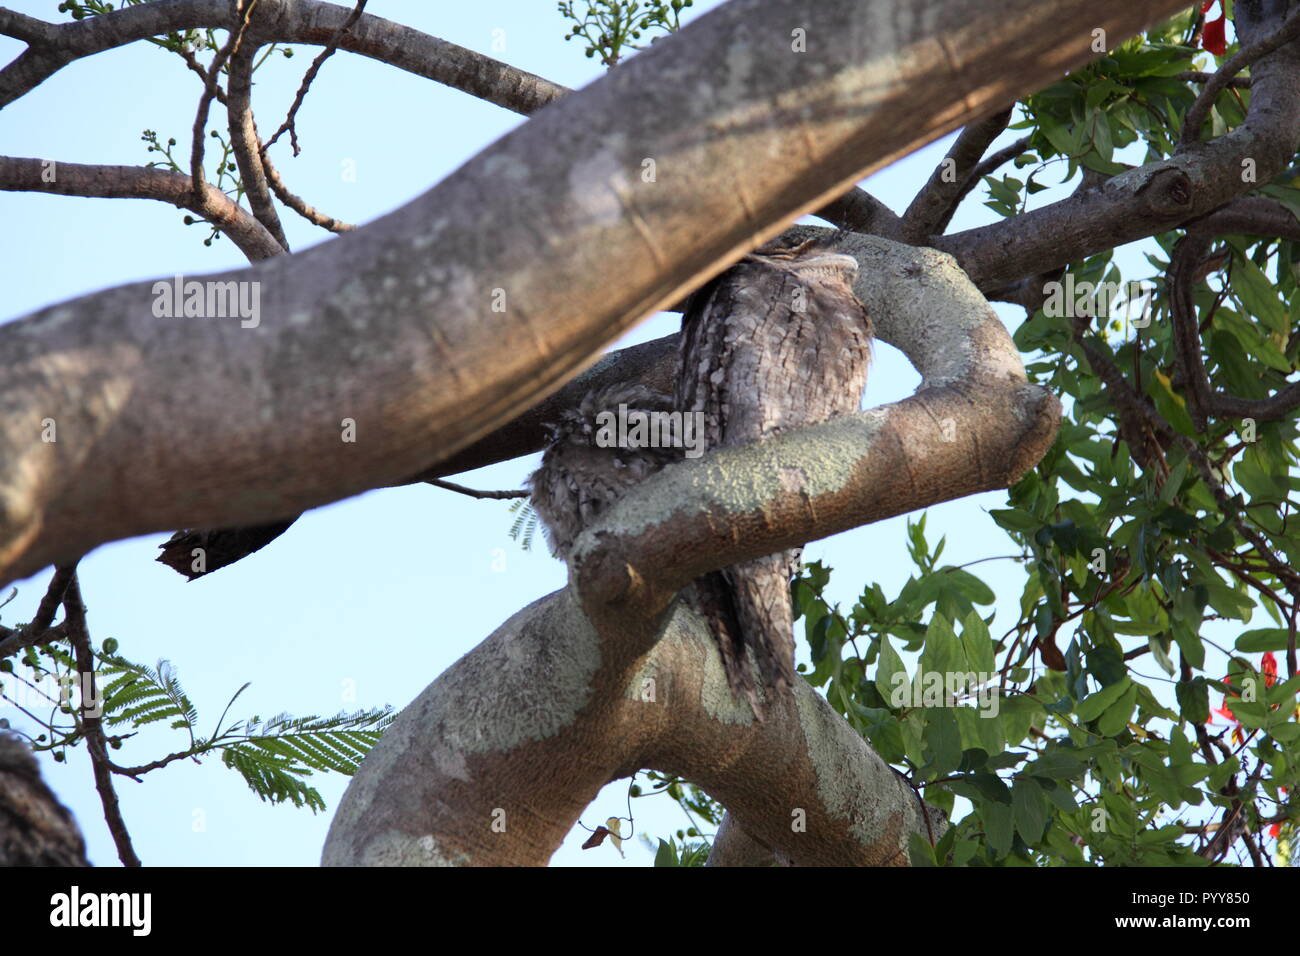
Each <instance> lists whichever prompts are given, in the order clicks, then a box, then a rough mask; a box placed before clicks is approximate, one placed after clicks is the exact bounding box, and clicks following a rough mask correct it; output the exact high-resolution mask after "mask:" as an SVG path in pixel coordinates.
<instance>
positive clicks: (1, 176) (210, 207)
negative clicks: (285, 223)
mask: <svg viewBox="0 0 1300 956" xmlns="http://www.w3.org/2000/svg"><path fill="white" fill-rule="evenodd" d="M0 190H12V191H15V192H41V193H53V194H55V195H60V196H94V197H99V198H103V199H156V200H158V201H159V202H166V203H171V204H172V205H173V206H176V207H178V208H181V209H188V210H189V211H190V212H193V213H196V214H197V215H200V216H202V217H203V218H205V219H207V220H209V221H210V222H212V224H213V225H215V226H217V227H218V228H220V229H221V231H222V232H224V233H225V234H226V235H228V236H229V237H230V239H231V241H232V242H234V244H235V245H236V246H238V247H239V251H240V252H242V253H243V254H244V255H245V256H247V257H248V258H249V260H251V261H253V262H256V261H258V260H259V259H269V258H270V257H272V256H276V255H279V254H280V253H281V252H283V251H284V250H282V249H281V248H280V244H279V243H278V242H276V241H275V237H274V236H272V235H271V234H270V233H269V232H267V231H266V229H265V228H264V227H263V226H262V224H261V223H259V222H258V221H257V220H256V219H254V218H253V217H252V216H250V215H249V214H248V212H247V211H246V210H245V209H244V208H243V207H242V206H240V205H239V204H238V203H236V202H235V201H234V200H232V199H231V198H230V197H229V196H227V195H226V194H225V193H223V192H222V191H221V190H220V189H218V188H217V187H216V186H213V185H212V184H211V183H205V184H204V186H203V190H202V192H201V194H200V195H198V196H197V197H196V196H195V194H194V186H193V180H191V179H190V177H189V176H186V175H185V174H184V173H178V172H172V171H170V170H166V169H157V168H155V167H151V166H98V165H86V164H82V163H64V162H55V161H54V160H44V159H28V158H24V157H17V156H0Z"/></svg>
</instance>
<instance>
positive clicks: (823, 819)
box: [324, 237, 1060, 866]
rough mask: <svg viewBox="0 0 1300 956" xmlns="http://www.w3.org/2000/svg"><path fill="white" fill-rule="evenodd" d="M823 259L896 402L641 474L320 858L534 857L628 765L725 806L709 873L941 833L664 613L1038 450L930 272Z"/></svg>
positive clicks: (465, 666)
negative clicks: (907, 391)
mask: <svg viewBox="0 0 1300 956" xmlns="http://www.w3.org/2000/svg"><path fill="white" fill-rule="evenodd" d="M841 248H842V250H843V251H849V252H851V253H852V254H854V255H855V256H856V257H857V258H858V259H859V261H860V262H861V263H862V266H863V268H862V269H861V276H862V281H861V282H860V284H859V286H858V288H857V290H856V291H857V292H858V293H859V294H860V295H861V296H862V297H863V299H864V304H865V305H866V306H867V308H868V310H869V312H870V313H871V314H872V315H873V316H875V317H876V322H877V324H878V328H879V331H880V334H881V336H882V337H883V338H884V339H885V340H886V341H889V342H891V343H892V344H894V345H896V346H897V347H899V348H901V349H902V350H903V351H904V352H905V353H906V354H907V355H908V357H909V358H910V359H911V360H912V361H913V362H914V363H915V364H916V366H917V367H918V369H919V370H920V371H921V373H922V386H921V389H920V391H919V392H918V393H917V395H916V396H914V397H913V398H912V399H909V400H907V401H906V402H902V403H898V404H896V405H892V406H888V407H886V408H884V409H877V410H875V411H873V412H870V413H867V414H865V415H850V416H846V417H844V418H841V419H836V420H834V421H832V422H830V423H827V424H824V425H819V426H815V427H812V428H803V429H797V430H794V431H792V432H789V433H786V434H783V435H782V436H781V437H780V438H778V439H776V440H772V441H765V442H761V443H759V444H756V445H752V446H749V447H747V448H731V449H723V450H717V451H714V452H712V453H710V454H708V455H706V456H705V457H704V458H702V459H700V460H699V461H698V462H692V461H683V462H680V463H677V464H674V465H672V466H670V467H668V468H667V469H665V470H664V471H662V472H660V473H658V474H656V475H654V476H653V477H651V478H650V479H649V480H647V481H646V483H645V484H644V485H642V486H640V487H639V488H638V489H637V490H636V492H635V493H634V494H632V495H630V496H629V497H628V498H626V499H624V500H623V501H622V502H620V503H619V504H618V505H617V506H615V508H614V509H613V511H612V512H611V513H610V514H609V516H608V519H607V520H606V521H604V522H602V523H601V524H600V525H598V526H597V527H594V528H591V529H589V530H588V531H586V532H584V534H583V535H582V537H581V538H580V539H579V542H578V545H577V551H576V553H575V556H574V558H573V559H572V563H571V565H570V580H571V584H570V587H569V588H566V589H565V590H564V591H563V592H560V593H559V594H555V595H551V596H550V597H547V598H544V599H542V600H541V601H539V602H538V603H537V604H534V605H532V606H531V607H529V608H526V609H525V610H524V611H522V612H520V613H519V614H517V615H516V616H515V617H514V618H513V619H511V621H509V622H507V623H506V624H505V625H504V626H503V627H502V628H500V629H499V630H498V631H497V632H496V633H495V634H494V635H493V636H492V637H490V638H489V639H488V640H487V641H486V642H485V643H484V644H482V645H480V646H479V647H478V648H476V649H475V650H474V651H472V652H471V653H470V654H469V655H467V656H466V657H465V658H463V659H462V660H461V661H460V662H458V663H457V664H456V665H455V666H453V667H452V669H451V670H449V671H447V672H446V673H445V674H443V675H442V676H441V677H440V678H439V679H438V680H437V681H435V682H434V683H433V684H432V685H431V686H430V687H429V688H428V690H426V691H425V692H424V694H423V695H421V697H420V698H419V699H417V700H416V702H415V703H414V704H413V705H412V706H411V707H409V708H408V709H407V710H406V712H404V713H403V714H402V716H401V718H399V720H398V722H397V723H396V724H395V725H394V726H393V728H392V729H391V730H390V731H389V732H388V734H386V735H385V737H384V739H383V741H381V743H380V744H379V746H377V747H376V748H375V750H374V751H372V752H371V754H370V755H369V756H368V757H367V758H366V760H365V761H363V763H362V765H361V768H360V769H359V771H358V773H357V775H356V777H354V779H353V782H352V784H351V785H350V786H349V788H348V791H347V793H346V794H345V796H344V799H343V801H342V803H341V804H340V807H339V811H338V814H337V816H336V817H335V820H334V824H333V826H332V827H331V830H330V836H329V839H328V840H327V843H326V847H325V852H324V862H325V863H326V864H336V865H355V864H370V865H381V864H411V865H421V864H423V865H434V864H456V865H467V864H507V863H509V864H520V863H531V864H539V863H544V862H545V861H546V860H547V859H549V857H550V855H551V853H553V852H554V850H555V848H556V847H557V846H558V845H559V843H560V841H561V840H562V839H563V838H564V836H565V834H566V833H567V832H568V830H569V829H570V828H571V827H572V826H573V824H574V822H575V821H576V819H577V816H578V814H579V813H581V811H582V808H583V806H584V805H585V801H586V798H587V796H588V795H589V794H591V793H594V792H595V791H596V789H598V788H599V787H600V786H602V785H604V784H605V783H607V782H609V781H610V780H613V779H617V778H618V777H621V776H627V775H628V774H630V773H632V772H634V771H635V770H637V769H639V768H642V767H649V768H652V769H655V770H661V771H663V772H665V773H671V774H675V775H677V776H681V777H684V778H685V779H687V780H690V781H692V782H693V783H696V784H698V785H699V786H701V787H703V788H704V789H705V790H706V791H707V792H708V793H709V794H710V795H712V796H713V797H715V798H716V799H718V800H719V801H721V802H722V803H723V805H724V806H726V807H727V810H728V815H729V817H730V818H734V819H733V820H732V821H731V825H734V827H736V828H738V829H739V830H740V831H743V834H742V836H738V837H733V838H724V839H723V841H722V845H721V848H720V850H719V853H718V861H724V860H727V859H728V857H730V858H731V860H732V861H733V862H759V861H761V859H762V855H761V854H758V853H756V852H755V844H757V845H761V846H764V847H769V848H771V851H773V852H775V853H776V854H778V855H779V856H780V857H781V858H783V859H787V860H789V861H791V862H793V863H795V864H802V865H814V864H815V865H827V864H850V865H877V866H879V865H905V864H906V863H907V862H908V852H907V847H908V840H909V834H911V833H917V834H921V835H924V836H926V837H927V838H930V839H934V838H936V837H937V836H940V835H942V833H943V830H944V821H943V820H942V819H941V818H936V817H934V816H932V814H931V812H930V811H929V810H928V809H927V808H926V807H925V806H924V804H922V803H921V802H920V801H919V800H918V798H917V796H916V794H915V793H914V792H913V790H912V789H911V787H909V786H908V785H907V784H906V783H905V782H904V781H902V780H901V779H900V778H899V776H898V775H897V774H895V773H894V772H893V771H892V770H890V768H889V767H888V766H887V765H886V764H885V763H884V762H883V761H882V760H880V758H879V757H878V756H877V755H876V754H875V753H874V752H872V750H871V749H870V747H868V746H867V744H866V743H865V741H863V739H862V738H861V737H860V736H859V735H858V734H857V733H856V732H854V731H853V729H852V728H851V727H850V726H849V725H848V724H847V723H846V722H845V721H844V720H843V719H842V718H840V717H839V716H838V715H837V714H835V713H834V711H833V710H832V709H831V708H830V706H829V705H828V704H827V703H826V701H825V700H824V699H822V698H821V697H820V696H819V695H818V694H817V693H816V692H815V691H814V690H813V689H812V688H811V687H810V686H809V685H808V684H806V683H803V682H797V685H796V687H795V693H794V695H793V698H792V699H789V700H784V699H783V700H780V701H768V702H767V707H766V718H765V720H764V721H762V722H758V721H756V720H754V718H753V714H752V712H751V711H750V710H749V707H748V705H747V704H742V703H738V702H737V701H736V700H735V699H734V698H733V697H732V695H731V692H730V690H729V689H728V686H727V680H726V676H725V674H724V673H723V669H722V665H721V659H720V657H719V655H718V651H717V647H716V644H715V643H714V641H713V640H712V638H711V637H710V635H709V633H708V629H707V625H705V624H704V622H703V620H702V619H701V618H700V617H698V616H697V615H696V613H695V612H694V611H693V610H690V609H689V608H688V606H686V605H684V604H681V603H673V602H672V597H673V595H675V593H676V589H677V588H678V587H680V586H682V585H684V584H685V583H687V582H689V581H690V580H692V579H693V578H694V577H696V576H698V575H699V574H700V573H702V572H703V571H706V570H712V569H715V568H718V567H721V566H723V565H725V564H731V563H734V562H735V561H736V560H738V559H740V558H746V557H756V556H758V555H759V554H763V553H768V552H770V551H774V550H779V549H781V548H784V547H786V546H787V545H789V544H794V543H802V542H804V541H806V540H808V539H810V538H812V537H820V536H823V535H826V534H831V533H834V532H835V531H840V530H844V529H846V528H848V527H852V526H855V525H856V524H862V523H866V522H869V521H872V520H876V519H878V518H880V517H884V516H885V515H887V514H891V513H898V512H900V511H904V510H912V509H914V508H916V507H921V506H924V505H927V504H932V503H934V502H936V501H940V500H945V499H946V498H949V497H954V496H956V495H961V494H965V493H968V492H969V491H974V490H981V489H984V488H992V487H1003V486H1005V485H1006V484H1007V483H1009V482H1010V481H1012V480H1014V479H1015V478H1016V477H1017V476H1018V475H1019V474H1021V473H1023V472H1024V471H1025V470H1026V469H1028V468H1029V467H1032V465H1033V464H1034V463H1035V462H1036V461H1037V460H1038V458H1039V457H1040V456H1041V455H1042V453H1043V452H1044V451H1045V450H1046V449H1047V447H1048V446H1049V445H1050V444H1051V441H1052V438H1053V436H1054V434H1055V429H1056V424H1057V421H1058V417H1059V413H1060V406H1059V404H1058V403H1057V402H1056V400H1055V398H1053V397H1052V396H1051V395H1048V394H1047V393H1045V392H1044V391H1042V390H1041V389H1038V388H1036V387H1034V386H1030V385H1029V384H1028V383H1027V382H1026V381H1025V376H1024V370H1023V367H1022V366H1021V364H1020V360H1019V356H1018V354H1017V352H1016V349H1015V346H1014V345H1013V344H1012V342H1011V341H1010V339H1009V337H1008V336H1007V333H1006V331H1005V329H1004V327H1003V326H1002V323H1001V322H1000V321H999V320H998V319H997V317H996V316H995V315H994V314H993V312H992V310H991V309H989V307H988V304H987V303H986V302H985V301H984V300H983V299H982V298H981V297H980V295H979V293H978V291H977V290H975V288H974V287H973V286H972V285H971V283H970V282H969V280H968V279H966V277H965V276H964V275H963V274H962V273H961V272H960V270H958V269H957V268H956V266H955V265H954V264H953V262H952V260H951V259H950V258H948V257H946V256H944V255H942V254H939V253H936V252H933V251H932V250H924V249H914V248H911V247H908V246H902V245H899V244H896V243H890V242H888V241H886V240H881V239H877V238H867V237H856V238H849V239H847V240H846V243H845V245H844V246H842V247H841ZM909 403H910V404H909ZM737 519H739V520H737ZM670 536H671V537H673V538H674V539H675V544H674V546H672V547H669V546H668V539H669V537H670ZM488 686H491V687H492V688H493V692H492V693H488V692H487V688H488ZM507 702H508V704H507ZM557 702H562V703H561V704H560V706H559V707H557V705H556V704H557ZM719 755H725V759H720V756H719ZM537 766H564V767H566V768H568V772H567V773H566V774H565V775H563V777H557V776H555V775H550V776H547V777H545V779H539V777H538V775H537V774H535V773H528V772H527V770H526V768H528V767H537ZM520 781H527V784H526V787H525V786H520V783H519V782H520ZM792 820H794V821H802V822H803V823H804V825H803V826H799V825H795V826H792V825H791V823H792ZM493 821H496V824H497V825H493ZM738 843H743V844H745V846H744V847H738V846H737V844H738ZM729 847H730V849H729Z"/></svg>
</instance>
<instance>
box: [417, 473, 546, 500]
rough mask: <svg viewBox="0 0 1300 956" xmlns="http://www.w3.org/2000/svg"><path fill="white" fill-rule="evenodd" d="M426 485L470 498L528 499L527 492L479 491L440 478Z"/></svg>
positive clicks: (431, 480) (429, 480) (431, 479)
mask: <svg viewBox="0 0 1300 956" xmlns="http://www.w3.org/2000/svg"><path fill="white" fill-rule="evenodd" d="M428 483H429V484H431V485H433V486H434V487H435V488H446V489H447V490H448V491H454V492H456V493H457V494H460V495H468V496H469V497H471V498H492V499H498V500H502V499H506V498H527V497H528V492H526V491H522V490H521V491H479V490H478V489H476V488H466V487H465V486H464V485H458V484H456V483H455V482H454V481H443V480H442V479H441V478H430V479H428Z"/></svg>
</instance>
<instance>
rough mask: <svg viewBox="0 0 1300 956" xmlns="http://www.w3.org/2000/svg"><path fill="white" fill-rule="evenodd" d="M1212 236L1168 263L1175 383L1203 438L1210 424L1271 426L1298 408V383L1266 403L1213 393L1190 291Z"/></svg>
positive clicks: (1196, 239) (1191, 242)
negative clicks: (1248, 421)
mask: <svg viewBox="0 0 1300 956" xmlns="http://www.w3.org/2000/svg"><path fill="white" fill-rule="evenodd" d="M1210 243H1211V237H1210V236H1209V235H1208V234H1204V233H1201V234H1196V233H1194V234H1191V235H1187V236H1184V237H1183V238H1182V239H1180V240H1179V242H1178V245H1177V246H1175V247H1174V251H1173V254H1172V255H1171V256H1170V257H1169V271H1168V273H1167V275H1166V277H1165V283H1166V285H1167V287H1168V290H1169V311H1170V318H1171V321H1172V322H1173V339H1174V367H1175V368H1176V369H1177V374H1176V376H1175V381H1176V383H1177V384H1179V385H1181V386H1182V387H1183V388H1184V389H1186V391H1187V412H1188V415H1190V416H1191V419H1192V424H1193V425H1195V426H1196V430H1197V431H1199V432H1204V431H1205V428H1206V424H1207V419H1208V418H1236V419H1242V418H1254V419H1258V420H1260V421H1272V420H1275V419H1278V418H1283V417H1285V416H1286V415H1289V414H1290V413H1291V412H1292V411H1294V410H1295V409H1296V408H1297V407H1300V382H1295V383H1292V384H1290V385H1288V386H1287V387H1286V388H1283V389H1280V390H1278V391H1277V392H1275V393H1273V394H1272V395H1270V396H1269V397H1268V398H1261V399H1250V398H1241V397H1240V396H1238V395H1233V394H1232V393H1231V392H1224V391H1219V390H1217V389H1213V388H1211V387H1210V380H1209V376H1208V375H1207V374H1206V371H1205V359H1204V358H1203V357H1202V355H1201V336H1200V331H1199V324H1198V322H1197V319H1196V304H1195V300H1194V299H1193V297H1192V287H1193V286H1194V285H1195V284H1196V282H1197V281H1198V274H1199V270H1200V266H1201V264H1202V262H1203V261H1204V259H1205V254H1206V253H1207V252H1208V251H1209V248H1210Z"/></svg>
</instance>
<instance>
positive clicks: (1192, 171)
mask: <svg viewBox="0 0 1300 956" xmlns="http://www.w3.org/2000/svg"><path fill="white" fill-rule="evenodd" d="M1264 6H1267V8H1268V9H1267V10H1264V9H1263V7H1264ZM1236 10H1237V15H1236V25H1237V30H1238V35H1239V36H1241V37H1242V42H1243V44H1246V45H1247V46H1250V45H1251V44H1253V43H1254V42H1256V41H1260V40H1262V39H1264V38H1266V37H1268V36H1270V35H1273V34H1274V33H1275V32H1276V31H1278V30H1280V29H1281V28H1282V26H1283V24H1284V23H1285V22H1287V21H1286V18H1285V12H1286V11H1285V6H1284V5H1277V4H1261V2H1260V0H1252V2H1243V3H1241V4H1239V5H1238V6H1237V7H1236ZM1251 79H1252V84H1251V101H1250V109H1249V112H1248V113H1247V116H1246V119H1245V121H1244V122H1243V123H1242V124H1241V125H1240V126H1239V127H1237V128H1236V129H1234V130H1232V131H1231V132H1229V133H1227V134H1225V135H1224V136H1221V137H1219V138H1218V139H1215V140H1212V141H1210V142H1208V143H1192V144H1190V145H1188V146H1187V148H1186V149H1184V150H1183V151H1182V152H1180V153H1178V154H1177V155H1175V156H1173V157H1171V158H1169V159H1166V160H1162V161H1159V162H1154V163H1148V164H1146V165H1145V166H1140V167H1138V168H1137V169H1131V170H1128V171H1126V172H1124V173H1121V174H1119V175H1117V176H1113V177H1111V178H1110V179H1108V180H1106V182H1105V183H1103V184H1102V185H1101V186H1099V187H1098V188H1095V189H1090V190H1087V191H1084V192H1080V193H1077V194H1075V195H1073V196H1071V197H1069V198H1068V199H1063V200H1061V201H1060V202H1056V203H1053V204H1051V205H1049V206H1045V207H1043V208H1041V209H1035V210H1031V211H1029V212H1026V213H1023V214H1022V215H1019V216H1016V217H1015V218H1013V219H1007V220H1004V221H1002V222H999V223H995V224H993V225H989V226H982V227H979V228H977V229H968V230H965V231H964V232H958V233H953V234H951V235H947V236H942V237H939V238H937V239H935V241H934V246H935V248H937V249H942V250H943V251H945V252H949V253H952V255H954V256H956V257H957V261H958V262H960V263H961V265H962V268H963V269H965V270H966V271H967V273H969V274H970V276H971V278H972V279H974V280H975V283H976V284H977V285H978V286H979V287H980V288H981V289H991V288H997V287H999V286H1004V285H1007V284H1008V283H1012V282H1017V281H1019V280H1021V279H1023V278H1024V277H1025V276H1026V275H1037V274H1040V273H1044V272H1050V271H1052V270H1053V269H1057V268H1060V267H1062V266H1066V265H1068V264H1069V263H1071V262H1077V261H1079V260H1081V259H1084V258H1086V257H1088V256H1090V255H1093V254H1095V253H1097V252H1100V251H1102V250H1105V249H1111V248H1114V247H1115V246H1117V245H1121V244H1123V243H1126V242H1132V241H1134V240H1137V239H1142V238H1145V237H1147V236H1151V235H1154V234H1156V233H1159V232H1165V231H1167V230H1169V229H1172V228H1174V227H1176V226H1178V225H1180V224H1182V223H1185V222H1188V221H1189V220H1195V219H1198V218H1200V217H1202V216H1206V215H1208V214H1210V213H1212V212H1214V211H1215V210H1217V209H1218V208H1219V207H1221V206H1223V205H1225V204H1226V203H1229V202H1232V201H1233V200H1235V199H1237V198H1238V197H1239V196H1241V195H1242V194H1244V193H1246V192H1249V191H1250V190H1251V189H1254V188H1255V187H1256V186H1257V185H1259V184H1262V183H1267V182H1268V181H1270V180H1271V179H1272V178H1273V177H1274V176H1276V175H1277V174H1278V173H1280V172H1281V171H1282V170H1284V169H1285V168H1286V167H1287V165H1288V164H1289V163H1290V162H1291V161H1292V159H1293V158H1294V156H1295V151H1296V144H1297V143H1298V142H1300V51H1298V50H1297V49H1296V44H1294V43H1290V44H1287V45H1284V46H1281V47H1279V48H1277V49H1275V50H1274V51H1273V52H1272V53H1270V54H1268V55H1267V56H1263V57H1261V58H1260V59H1259V60H1258V62H1257V63H1256V64H1255V67H1254V71H1253V75H1252V78H1251Z"/></svg>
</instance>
